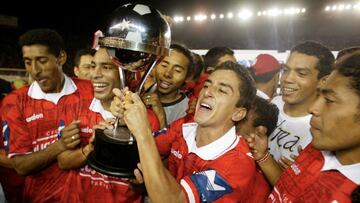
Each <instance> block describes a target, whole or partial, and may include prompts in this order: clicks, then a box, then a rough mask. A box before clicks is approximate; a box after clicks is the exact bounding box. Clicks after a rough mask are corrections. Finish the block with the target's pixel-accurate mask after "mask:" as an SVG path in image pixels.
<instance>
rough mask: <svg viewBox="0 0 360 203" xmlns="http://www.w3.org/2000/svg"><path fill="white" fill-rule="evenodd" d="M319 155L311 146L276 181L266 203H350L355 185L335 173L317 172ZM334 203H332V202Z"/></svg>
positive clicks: (332, 171) (320, 156) (321, 160)
mask: <svg viewBox="0 0 360 203" xmlns="http://www.w3.org/2000/svg"><path fill="white" fill-rule="evenodd" d="M323 165H324V157H323V155H322V153H321V152H320V151H318V150H316V149H315V148H314V147H313V146H312V145H311V144H310V145H308V146H307V147H306V148H305V150H304V151H303V152H302V153H301V154H300V156H299V157H298V158H297V159H296V161H295V163H294V164H292V165H291V166H290V167H289V168H288V169H287V170H286V171H284V173H283V174H282V175H281V177H280V179H279V180H278V181H277V183H276V185H275V187H274V190H273V191H272V193H271V194H270V196H269V199H268V202H349V203H350V202H351V193H352V191H353V190H354V189H355V188H356V187H357V185H356V184H355V183H354V182H352V181H351V180H349V179H347V178H346V177H345V176H344V175H342V174H341V173H340V172H339V171H336V170H330V171H322V172H321V171H320V170H321V168H322V167H323ZM335 200H336V201H335Z"/></svg>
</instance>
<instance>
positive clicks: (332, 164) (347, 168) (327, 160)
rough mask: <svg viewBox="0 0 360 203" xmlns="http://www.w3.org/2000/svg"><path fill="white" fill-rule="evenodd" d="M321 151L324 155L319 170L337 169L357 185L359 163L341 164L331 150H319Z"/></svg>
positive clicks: (359, 181)
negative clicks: (322, 163)
mask: <svg viewBox="0 0 360 203" xmlns="http://www.w3.org/2000/svg"><path fill="white" fill-rule="evenodd" d="M321 153H322V155H323V156H324V166H323V167H322V169H321V171H328V170H337V171H339V172H340V173H341V174H343V175H344V176H345V177H347V178H348V179H350V180H351V181H353V182H354V183H356V184H357V185H359V184H360V163H357V164H351V165H342V164H341V163H340V162H339V161H338V160H337V158H336V156H335V155H334V154H333V153H332V152H329V151H321Z"/></svg>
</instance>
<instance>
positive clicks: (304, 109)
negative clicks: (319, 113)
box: [284, 95, 316, 117]
mask: <svg viewBox="0 0 360 203" xmlns="http://www.w3.org/2000/svg"><path fill="white" fill-rule="evenodd" d="M315 99H316V95H314V96H312V97H311V98H308V99H307V100H306V101H303V102H299V103H297V104H289V103H286V102H285V104H284V112H285V113H286V114H287V115H289V116H292V117H301V116H306V115H309V112H308V109H309V107H310V105H311V104H312V103H313V101H315Z"/></svg>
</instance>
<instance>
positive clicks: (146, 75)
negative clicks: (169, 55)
mask: <svg viewBox="0 0 360 203" xmlns="http://www.w3.org/2000/svg"><path fill="white" fill-rule="evenodd" d="M163 58H164V57H163V56H160V57H156V60H155V61H154V62H153V63H152V64H151V66H150V68H149V69H147V70H145V75H144V77H142V78H141V82H140V85H139V87H138V88H137V90H136V93H138V95H140V93H141V90H142V88H143V87H144V84H145V81H146V78H147V77H149V75H150V73H151V71H152V70H153V69H154V67H155V65H156V64H158V63H159V62H160V61H162V60H163Z"/></svg>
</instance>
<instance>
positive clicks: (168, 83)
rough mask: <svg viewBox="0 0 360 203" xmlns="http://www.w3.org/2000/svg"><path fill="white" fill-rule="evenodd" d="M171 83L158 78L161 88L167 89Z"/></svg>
mask: <svg viewBox="0 0 360 203" xmlns="http://www.w3.org/2000/svg"><path fill="white" fill-rule="evenodd" d="M171 85H172V84H171V83H170V82H166V81H163V80H160V84H159V86H160V87H161V88H163V89H168V88H169V87H170V86H171Z"/></svg>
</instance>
